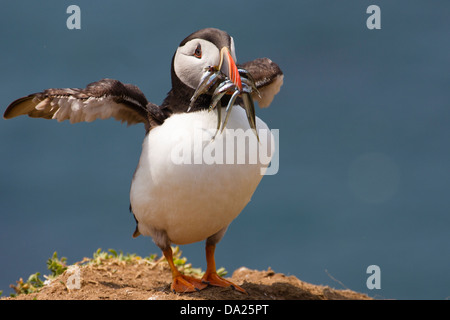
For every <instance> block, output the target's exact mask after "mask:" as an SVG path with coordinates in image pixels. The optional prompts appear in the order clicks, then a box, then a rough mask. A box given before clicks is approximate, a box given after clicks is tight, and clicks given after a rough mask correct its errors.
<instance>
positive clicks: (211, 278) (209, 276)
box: [202, 272, 248, 294]
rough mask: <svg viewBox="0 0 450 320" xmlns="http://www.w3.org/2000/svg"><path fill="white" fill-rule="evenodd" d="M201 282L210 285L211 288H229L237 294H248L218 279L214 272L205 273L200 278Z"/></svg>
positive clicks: (228, 282)
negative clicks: (237, 292)
mask: <svg viewBox="0 0 450 320" xmlns="http://www.w3.org/2000/svg"><path fill="white" fill-rule="evenodd" d="M202 281H203V282H205V283H207V284H210V285H212V286H217V287H231V288H232V289H235V290H237V291H239V292H242V293H245V294H248V293H247V291H245V290H244V289H242V288H241V287H239V286H238V285H235V284H234V283H233V282H231V281H228V280H225V279H224V278H222V277H220V276H219V275H218V274H217V273H216V272H209V273H208V272H206V273H205V274H204V276H203V277H202Z"/></svg>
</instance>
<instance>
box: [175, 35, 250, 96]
mask: <svg viewBox="0 0 450 320" xmlns="http://www.w3.org/2000/svg"><path fill="white" fill-rule="evenodd" d="M212 66H214V67H217V68H218V69H220V70H221V71H222V72H223V73H224V74H225V75H226V76H227V77H228V78H229V79H230V80H231V81H233V82H234V83H235V84H236V86H238V87H240V86H241V83H240V77H239V73H238V70H237V67H236V52H235V48H234V41H233V38H232V37H231V36H230V35H229V34H228V33H226V32H225V31H222V30H219V29H214V28H207V29H201V30H199V31H196V32H194V33H192V34H191V35H189V36H188V37H186V38H185V39H184V40H183V41H181V43H180V46H179V47H178V49H177V51H176V52H175V55H174V58H173V62H172V84H173V85H174V84H175V80H179V81H181V82H182V83H183V84H184V85H186V86H187V87H189V88H191V89H192V90H195V88H197V86H198V85H199V83H200V79H201V78H202V75H203V73H204V71H205V68H207V67H212ZM174 77H176V79H174Z"/></svg>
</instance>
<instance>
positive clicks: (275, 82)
mask: <svg viewBox="0 0 450 320" xmlns="http://www.w3.org/2000/svg"><path fill="white" fill-rule="evenodd" d="M238 67H239V68H243V69H245V70H247V71H248V72H249V73H250V74H251V75H252V77H253V79H254V80H255V83H256V87H257V88H258V90H259V92H260V93H261V98H260V97H259V96H258V95H257V94H253V95H252V97H253V99H254V100H256V101H258V104H259V106H260V107H261V108H267V107H268V106H269V105H270V104H271V103H272V100H273V98H274V96H275V95H276V94H277V93H278V92H279V91H280V88H281V86H282V85H283V78H284V75H283V72H282V71H281V69H280V67H279V66H278V65H277V64H276V63H275V62H273V61H272V60H270V59H268V58H259V59H255V60H252V61H249V62H246V63H244V64H241V65H239V66H238Z"/></svg>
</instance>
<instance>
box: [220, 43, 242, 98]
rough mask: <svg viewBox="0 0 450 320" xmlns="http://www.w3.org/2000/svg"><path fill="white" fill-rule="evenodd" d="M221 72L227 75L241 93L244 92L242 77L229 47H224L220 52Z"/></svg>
mask: <svg viewBox="0 0 450 320" xmlns="http://www.w3.org/2000/svg"><path fill="white" fill-rule="evenodd" d="M219 70H220V71H222V72H223V73H225V75H226V76H227V77H228V79H230V80H231V81H232V82H233V83H234V84H235V85H236V87H238V88H239V90H240V91H241V90H242V83H241V76H240V75H239V71H238V68H237V66H236V63H235V62H234V60H233V57H232V56H231V53H230V49H228V47H223V48H222V50H220V63H219Z"/></svg>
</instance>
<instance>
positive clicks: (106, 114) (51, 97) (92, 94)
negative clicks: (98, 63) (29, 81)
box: [3, 79, 154, 128]
mask: <svg viewBox="0 0 450 320" xmlns="http://www.w3.org/2000/svg"><path fill="white" fill-rule="evenodd" d="M148 104H151V103H149V102H148V101H147V99H146V97H145V95H144V94H143V93H142V92H141V90H140V89H139V88H138V87H136V86H134V85H131V84H123V83H121V82H120V81H117V80H113V79H102V80H100V81H97V82H93V83H90V84H88V85H87V86H86V88H84V89H76V88H66V89H47V90H45V91H43V92H38V93H34V94H30V95H29V96H26V97H23V98H20V99H17V100H15V101H14V102H12V103H11V104H10V105H9V106H8V108H7V109H6V111H5V113H4V116H3V117H4V118H5V119H11V118H14V117H17V116H20V115H28V116H30V117H32V118H44V119H56V120H57V121H64V120H69V121H70V123H77V122H82V121H86V122H91V121H94V120H96V119H108V118H114V119H116V120H119V121H122V122H127V123H128V124H129V125H131V124H136V123H144V124H145V126H146V128H148V127H149V125H150V124H149V115H148V110H147V105H148ZM151 105H152V106H154V105H153V104H151Z"/></svg>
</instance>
